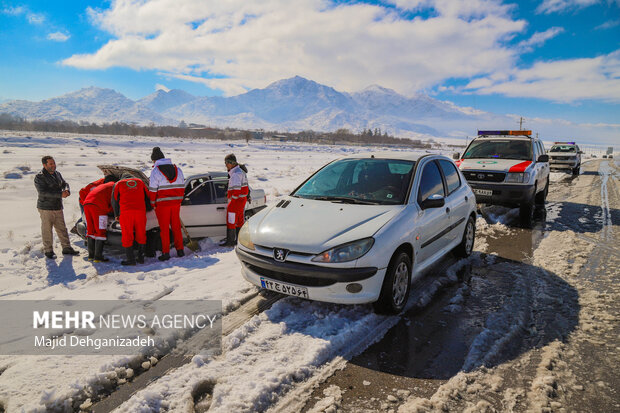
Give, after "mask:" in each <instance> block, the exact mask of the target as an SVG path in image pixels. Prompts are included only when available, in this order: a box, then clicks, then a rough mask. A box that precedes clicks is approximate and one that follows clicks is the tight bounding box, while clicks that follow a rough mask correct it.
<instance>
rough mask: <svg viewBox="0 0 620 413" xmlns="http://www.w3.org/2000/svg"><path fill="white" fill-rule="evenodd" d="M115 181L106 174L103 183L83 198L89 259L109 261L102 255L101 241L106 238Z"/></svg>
mask: <svg viewBox="0 0 620 413" xmlns="http://www.w3.org/2000/svg"><path fill="white" fill-rule="evenodd" d="M115 181H116V179H115V178H114V177H113V176H107V177H106V178H105V183H103V184H101V185H98V186H97V187H96V188H94V189H93V190H92V191H90V192H89V193H88V195H86V198H84V215H85V216H86V237H87V238H86V239H87V245H88V260H89V261H95V262H104V261H109V260H108V259H107V258H105V257H104V256H103V243H104V242H105V240H106V239H107V228H108V214H109V213H110V212H112V205H111V200H112V190H113V188H114V183H115Z"/></svg>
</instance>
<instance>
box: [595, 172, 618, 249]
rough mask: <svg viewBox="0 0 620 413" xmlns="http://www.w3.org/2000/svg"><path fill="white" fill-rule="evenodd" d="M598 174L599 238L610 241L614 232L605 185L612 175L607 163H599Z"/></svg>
mask: <svg viewBox="0 0 620 413" xmlns="http://www.w3.org/2000/svg"><path fill="white" fill-rule="evenodd" d="M598 173H599V175H600V176H601V208H602V210H603V230H602V231H601V238H603V239H605V240H607V241H611V239H612V237H613V231H614V230H613V223H612V220H611V209H610V207H609V193H608V191H607V183H608V181H609V177H610V175H611V173H612V169H611V166H610V165H609V162H607V161H605V162H601V163H600V165H599V168H598Z"/></svg>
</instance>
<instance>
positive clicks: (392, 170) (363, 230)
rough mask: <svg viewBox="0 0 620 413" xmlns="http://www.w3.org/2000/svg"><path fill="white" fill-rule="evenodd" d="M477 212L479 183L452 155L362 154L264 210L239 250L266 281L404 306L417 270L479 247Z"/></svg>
mask: <svg viewBox="0 0 620 413" xmlns="http://www.w3.org/2000/svg"><path fill="white" fill-rule="evenodd" d="M475 211H476V203H475V197H474V194H473V193H472V191H471V188H470V187H469V186H468V185H467V183H466V182H465V178H464V177H463V176H462V174H461V173H460V172H459V170H458V168H457V167H456V165H455V164H454V162H452V161H451V160H450V159H448V158H446V157H444V156H440V155H421V154H414V153H407V152H396V153H375V154H364V155H362V154H359V155H353V156H350V157H347V158H343V159H339V160H336V161H334V162H331V163H329V164H327V165H326V166H324V167H323V168H322V169H320V170H319V171H317V172H316V173H314V174H313V175H312V176H311V177H310V178H308V179H307V180H306V181H305V182H304V183H303V184H301V186H299V187H298V188H297V189H296V190H295V191H293V193H291V194H290V195H289V196H287V197H285V198H284V199H282V200H281V201H279V202H278V203H277V204H275V205H271V206H270V207H268V208H266V209H264V210H263V211H260V212H258V213H257V214H256V215H255V216H254V217H253V218H252V219H251V220H249V221H248V222H246V223H245V225H244V226H243V228H241V231H240V233H239V243H238V245H237V250H236V251H237V256H238V257H239V260H240V261H241V264H242V266H241V268H242V274H243V276H244V277H245V279H246V280H248V281H249V282H251V283H252V284H254V285H256V286H259V287H262V288H265V289H269V290H274V291H277V292H280V293H284V294H289V295H293V296H298V297H303V298H307V299H311V300H318V301H327V302H334V303H343V304H360V303H371V302H375V310H376V311H378V312H386V313H398V312H400V311H401V310H402V309H403V308H404V307H405V305H406V303H407V299H408V296H409V288H410V284H411V281H412V279H413V278H416V277H418V276H420V275H421V273H422V272H423V271H424V270H425V269H427V268H428V267H429V266H430V265H432V264H433V263H436V262H437V261H438V260H440V259H441V258H442V257H443V256H444V255H445V254H446V253H448V252H450V251H451V250H453V249H455V251H456V252H457V253H458V254H459V255H461V256H468V255H469V254H471V251H472V248H473V244H474V238H475V230H476V224H475V218H476V212H475Z"/></svg>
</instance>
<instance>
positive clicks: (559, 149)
mask: <svg viewBox="0 0 620 413" xmlns="http://www.w3.org/2000/svg"><path fill="white" fill-rule="evenodd" d="M549 152H575V147H574V146H570V145H553V146H552V147H551V150H550V151H549Z"/></svg>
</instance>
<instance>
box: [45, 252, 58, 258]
mask: <svg viewBox="0 0 620 413" xmlns="http://www.w3.org/2000/svg"><path fill="white" fill-rule="evenodd" d="M45 256H46V257H47V258H49V259H50V260H55V259H56V254H54V251H48V252H46V253H45Z"/></svg>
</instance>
